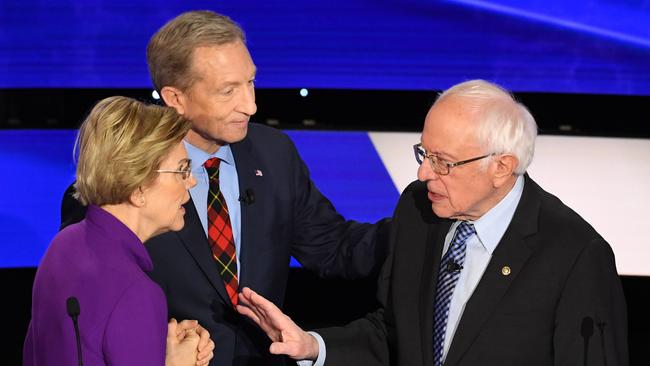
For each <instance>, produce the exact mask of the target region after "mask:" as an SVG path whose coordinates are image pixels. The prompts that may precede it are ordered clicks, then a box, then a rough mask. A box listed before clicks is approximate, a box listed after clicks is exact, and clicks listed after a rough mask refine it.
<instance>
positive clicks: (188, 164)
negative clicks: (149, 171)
mask: <svg viewBox="0 0 650 366" xmlns="http://www.w3.org/2000/svg"><path fill="white" fill-rule="evenodd" d="M156 172H158V173H175V174H180V176H181V179H182V180H187V179H188V178H189V177H190V176H191V175H192V159H184V160H183V161H182V162H181V165H180V166H179V167H178V170H171V169H158V170H156Z"/></svg>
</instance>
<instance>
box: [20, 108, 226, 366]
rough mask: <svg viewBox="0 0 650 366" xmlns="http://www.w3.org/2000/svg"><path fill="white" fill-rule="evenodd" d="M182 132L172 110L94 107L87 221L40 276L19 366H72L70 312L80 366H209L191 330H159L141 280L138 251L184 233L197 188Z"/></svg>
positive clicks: (201, 339)
mask: <svg viewBox="0 0 650 366" xmlns="http://www.w3.org/2000/svg"><path fill="white" fill-rule="evenodd" d="M189 127H190V125H189V122H188V121H187V120H185V119H184V118H183V117H181V116H179V115H178V114H177V113H176V112H175V111H174V110H173V109H171V108H167V107H159V106H154V105H145V104H143V103H141V102H138V101H135V100H133V99H129V98H125V97H111V98H107V99H104V100H102V101H100V102H99V103H98V104H97V105H96V106H95V108H94V109H93V110H92V111H91V113H90V115H89V116H88V118H87V119H86V120H85V121H84V123H83V125H82V126H81V129H80V130H79V135H78V138H77V143H76V146H75V148H76V149H78V153H79V156H78V162H77V176H76V178H77V183H76V189H77V193H76V198H77V199H78V200H80V201H81V202H82V203H84V204H86V205H88V212H87V214H86V218H85V220H83V221H81V222H79V223H78V224H75V225H71V226H69V227H67V228H66V229H65V230H62V231H61V232H59V233H58V234H57V235H56V237H55V238H54V240H52V243H51V244H50V246H49V248H48V249H47V252H46V253H45V256H44V257H43V259H42V261H41V264H40V265H39V267H38V271H37V273H36V279H35V280H34V288H33V294H32V319H31V322H30V325H29V330H28V334H27V338H26V340H25V347H24V350H23V362H24V364H25V365H75V364H80V362H79V360H78V358H79V355H78V348H77V347H78V346H77V338H76V336H75V326H73V321H72V316H70V314H69V313H70V312H72V313H73V315H74V313H75V312H78V313H79V315H78V316H77V317H76V318H77V319H78V329H79V337H80V346H79V347H80V350H81V353H80V355H81V358H82V360H83V363H84V364H85V365H87V366H88V365H163V364H165V365H207V363H208V362H209V360H210V359H211V358H212V350H213V349H214V343H213V342H212V341H211V340H210V339H209V334H208V333H207V331H205V330H204V329H203V328H201V327H200V326H198V324H197V323H196V322H194V321H184V322H181V323H177V322H176V321H175V320H173V319H172V321H170V322H169V323H168V322H167V303H166V301H165V296H164V294H163V292H162V290H161V289H160V287H159V286H158V285H157V284H156V283H155V282H153V281H152V280H151V279H149V277H148V276H147V274H146V273H145V272H149V271H151V270H152V268H153V266H152V263H151V259H150V257H149V255H148V253H147V251H146V250H145V248H144V245H143V243H144V242H145V241H147V239H149V238H151V237H152V236H155V235H158V234H161V233H163V232H166V231H170V230H174V231H177V230H180V229H181V228H182V227H183V225H184V217H183V216H184V214H185V211H184V209H183V207H182V205H183V204H184V203H185V202H187V201H188V200H189V193H188V189H189V188H190V187H192V186H194V185H195V184H196V181H195V180H194V178H193V177H192V175H191V161H190V160H189V159H188V158H187V152H186V151H185V148H184V146H183V144H182V139H183V137H184V136H185V134H186V133H187V131H188V129H189ZM71 298H75V299H77V302H78V305H76V304H73V302H74V300H69V299H71ZM70 301H71V303H70V305H68V302H70ZM75 307H76V308H77V309H75Z"/></svg>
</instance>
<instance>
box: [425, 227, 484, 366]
mask: <svg viewBox="0 0 650 366" xmlns="http://www.w3.org/2000/svg"><path fill="white" fill-rule="evenodd" d="M475 233H476V231H475V230H474V225H472V224H469V223H467V222H466V221H463V222H461V223H460V225H458V227H457V228H456V233H455V234H454V240H452V242H451V244H450V245H449V249H448V250H447V252H446V253H445V255H443V256H442V260H441V261H440V269H439V271H438V284H437V285H436V297H435V301H434V307H433V366H440V365H442V359H443V358H442V355H443V351H444V345H445V332H446V330H447V318H448V317H449V304H450V303H451V297H452V296H453V294H454V288H456V283H457V282H458V277H460V271H461V269H462V268H463V263H465V248H466V247H467V245H466V244H465V243H466V241H467V239H468V238H469V237H470V236H472V235H474V234H475Z"/></svg>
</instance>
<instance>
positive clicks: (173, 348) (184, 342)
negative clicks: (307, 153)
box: [165, 318, 214, 366]
mask: <svg viewBox="0 0 650 366" xmlns="http://www.w3.org/2000/svg"><path fill="white" fill-rule="evenodd" d="M213 351H214V342H213V341H212V339H210V333H209V332H208V331H207V330H206V329H205V328H203V327H202V326H200V325H199V322H197V321H196V320H183V321H181V322H180V323H179V322H177V321H176V319H173V318H172V319H171V320H170V321H169V323H168V324H167V352H166V356H165V365H166V366H190V365H192V366H194V365H196V366H206V365H207V364H208V363H209V362H210V360H211V359H212V357H213V356H214V353H213Z"/></svg>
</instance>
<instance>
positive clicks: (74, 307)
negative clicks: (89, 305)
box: [66, 296, 83, 366]
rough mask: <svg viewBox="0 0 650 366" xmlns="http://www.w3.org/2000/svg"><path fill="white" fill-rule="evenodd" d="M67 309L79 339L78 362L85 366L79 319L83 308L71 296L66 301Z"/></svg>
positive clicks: (76, 336)
mask: <svg viewBox="0 0 650 366" xmlns="http://www.w3.org/2000/svg"><path fill="white" fill-rule="evenodd" d="M66 309H67V310H68V316H70V319H72V325H73V326H74V335H75V338H76V339H77V360H78V361H79V366H83V361H82V360H81V336H80V335H79V323H78V322H77V318H78V317H79V314H80V313H81V307H80V306H79V300H77V298H76V297H74V296H70V297H68V300H67V301H66Z"/></svg>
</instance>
